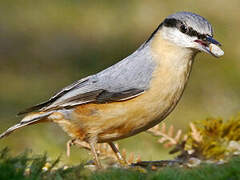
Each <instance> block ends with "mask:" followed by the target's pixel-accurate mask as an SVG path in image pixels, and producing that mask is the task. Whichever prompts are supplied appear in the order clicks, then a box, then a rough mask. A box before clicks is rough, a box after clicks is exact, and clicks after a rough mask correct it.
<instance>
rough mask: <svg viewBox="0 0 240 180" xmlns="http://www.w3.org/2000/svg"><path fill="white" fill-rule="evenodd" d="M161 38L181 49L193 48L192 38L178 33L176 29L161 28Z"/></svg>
mask: <svg viewBox="0 0 240 180" xmlns="http://www.w3.org/2000/svg"><path fill="white" fill-rule="evenodd" d="M162 34H163V38H164V39H166V40H169V41H170V42H173V43H174V44H176V45H178V46H181V47H188V48H191V47H193V44H194V43H193V42H194V40H195V39H194V37H190V36H188V35H186V34H183V33H182V32H180V31H179V30H178V29H177V28H168V27H163V29H162Z"/></svg>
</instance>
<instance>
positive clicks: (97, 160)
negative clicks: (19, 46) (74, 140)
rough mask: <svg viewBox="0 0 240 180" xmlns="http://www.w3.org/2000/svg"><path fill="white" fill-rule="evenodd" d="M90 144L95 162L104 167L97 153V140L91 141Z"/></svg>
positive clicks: (99, 166)
mask: <svg viewBox="0 0 240 180" xmlns="http://www.w3.org/2000/svg"><path fill="white" fill-rule="evenodd" d="M89 146H90V148H91V152H92V155H93V158H94V162H95V164H96V166H97V168H98V169H102V165H101V162H100V161H99V158H98V155H97V152H96V147H95V146H96V141H90V142H89Z"/></svg>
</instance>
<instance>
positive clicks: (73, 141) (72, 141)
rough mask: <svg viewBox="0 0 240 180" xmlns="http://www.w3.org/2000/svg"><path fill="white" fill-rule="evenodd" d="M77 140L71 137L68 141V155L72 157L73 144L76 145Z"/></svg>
mask: <svg viewBox="0 0 240 180" xmlns="http://www.w3.org/2000/svg"><path fill="white" fill-rule="evenodd" d="M75 141H76V139H70V140H69V141H68V142H67V157H70V152H71V147H72V146H73V145H75Z"/></svg>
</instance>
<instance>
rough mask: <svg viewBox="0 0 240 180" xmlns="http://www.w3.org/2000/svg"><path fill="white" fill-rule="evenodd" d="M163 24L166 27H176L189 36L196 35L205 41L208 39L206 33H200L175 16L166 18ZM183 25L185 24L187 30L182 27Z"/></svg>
mask: <svg viewBox="0 0 240 180" xmlns="http://www.w3.org/2000/svg"><path fill="white" fill-rule="evenodd" d="M163 25H164V26H165V27H175V28H177V29H179V30H180V31H181V32H182V33H184V34H187V35H189V36H195V37H197V38H198V39H201V40H203V41H206V39H207V35H206V34H201V33H198V32H197V31H196V30H194V29H193V28H192V27H187V26H185V24H184V23H183V22H182V21H180V20H178V19H174V18H169V19H165V20H164V22H163ZM183 26H185V27H186V28H187V30H183V29H182V28H183Z"/></svg>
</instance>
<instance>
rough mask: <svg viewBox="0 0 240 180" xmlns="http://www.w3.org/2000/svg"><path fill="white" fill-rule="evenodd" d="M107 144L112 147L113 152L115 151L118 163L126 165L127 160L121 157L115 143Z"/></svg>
mask: <svg viewBox="0 0 240 180" xmlns="http://www.w3.org/2000/svg"><path fill="white" fill-rule="evenodd" d="M108 144H109V145H110V147H111V148H112V150H113V152H114V153H115V155H116V157H117V159H118V161H119V163H120V164H121V165H122V166H127V165H128V163H127V161H126V160H125V159H124V158H123V157H122V155H121V153H120V152H119V150H118V149H117V147H116V146H115V144H114V143H113V142H109V143H108Z"/></svg>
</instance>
